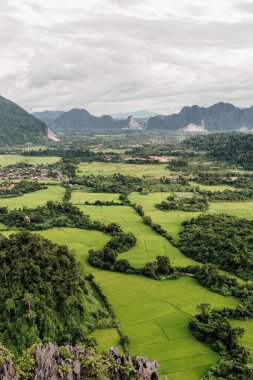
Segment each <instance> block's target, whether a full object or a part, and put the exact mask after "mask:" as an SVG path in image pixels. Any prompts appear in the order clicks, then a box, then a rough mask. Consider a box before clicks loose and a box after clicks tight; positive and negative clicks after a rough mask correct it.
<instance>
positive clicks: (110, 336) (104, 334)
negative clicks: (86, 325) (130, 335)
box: [89, 328, 120, 351]
mask: <svg viewBox="0 0 253 380" xmlns="http://www.w3.org/2000/svg"><path fill="white" fill-rule="evenodd" d="M89 338H95V339H96V341H97V344H98V348H99V351H108V348H110V347H112V346H116V345H118V346H119V345H120V336H119V332H118V330H117V329H115V328H111V329H97V330H95V331H93V332H92V333H91V334H90V335H89Z"/></svg>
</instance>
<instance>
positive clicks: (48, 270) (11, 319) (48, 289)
mask: <svg viewBox="0 0 253 380" xmlns="http://www.w3.org/2000/svg"><path fill="white" fill-rule="evenodd" d="M0 267H1V271H0V308H1V314H0V341H1V342H3V344H4V345H6V346H7V347H8V348H10V349H12V350H13V351H14V352H21V351H22V350H23V349H24V348H26V347H29V346H30V345H31V344H33V343H34V342H37V341H50V340H51V341H55V342H58V343H60V344H63V343H76V342H79V341H81V340H82V339H84V337H85V334H87V333H88V332H89V331H90V330H92V329H94V328H95V327H97V326H98V324H99V320H101V321H103V320H104V321H105V320H106V319H107V318H108V313H107V311H106V309H105V308H102V307H101V304H100V303H99V301H97V300H96V298H95V296H94V294H93V291H92V288H91V286H90V283H89V281H88V280H87V278H86V277H85V275H84V273H83V270H82V267H81V266H80V265H79V263H78V262H77V261H76V259H75V257H74V255H73V254H72V253H71V252H70V251H69V250H68V248H67V246H59V245H57V244H53V243H52V242H50V241H49V240H46V239H44V238H42V237H41V236H38V235H32V234H30V233H28V232H23V233H18V234H14V235H11V236H10V238H9V239H6V238H4V237H3V236H2V237H1V242H0ZM103 323H106V322H103Z"/></svg>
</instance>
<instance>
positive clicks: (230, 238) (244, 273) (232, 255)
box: [179, 215, 253, 279]
mask: <svg viewBox="0 0 253 380" xmlns="http://www.w3.org/2000/svg"><path fill="white" fill-rule="evenodd" d="M183 225H184V230H183V231H182V232H181V233H180V242H179V246H180V248H181V250H182V252H183V253H185V254H186V255H187V256H189V257H191V258H193V259H195V260H198V261H201V262H207V263H208V262H210V263H214V264H217V265H218V266H219V267H220V268H222V269H224V270H226V271H228V272H231V273H234V274H236V275H237V276H239V277H242V278H244V279H251V278H252V273H253V235H252V234H253V221H249V220H246V219H240V218H237V217H234V216H230V215H200V216H199V217H197V218H195V219H192V220H191V221H189V222H184V223H183Z"/></svg>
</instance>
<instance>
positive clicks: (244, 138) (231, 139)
mask: <svg viewBox="0 0 253 380" xmlns="http://www.w3.org/2000/svg"><path fill="white" fill-rule="evenodd" d="M184 144H185V145H186V146H187V147H191V148H193V149H196V150H203V151H207V152H208V154H210V155H211V156H212V157H213V158H215V159H217V160H220V161H227V162H230V163H233V164H236V165H242V166H243V167H245V168H247V169H252V168H253V135H252V134H246V133H219V134H218V133H214V134H210V135H205V136H195V137H191V138H189V139H187V140H185V142H184Z"/></svg>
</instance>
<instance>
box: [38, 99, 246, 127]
mask: <svg viewBox="0 0 253 380" xmlns="http://www.w3.org/2000/svg"><path fill="white" fill-rule="evenodd" d="M145 112H146V114H147V111H145ZM135 114H136V115H138V113H135ZM34 115H35V116H37V117H38V118H40V119H41V120H43V121H45V122H46V123H47V125H49V126H50V128H52V129H53V130H54V131H55V132H58V131H61V132H64V131H73V132H74V131H75V132H81V131H83V130H93V129H128V128H129V129H147V130H165V131H173V132H175V131H183V132H189V133H191V132H207V131H208V132H222V131H238V130H242V131H247V130H251V129H252V128H253V107H250V108H245V109H241V108H239V107H235V106H234V105H232V104H230V103H223V102H220V103H217V104H214V105H212V106H210V107H206V108H205V107H199V106H197V105H194V106H192V107H183V108H182V110H181V111H180V112H179V113H177V114H172V115H155V116H151V117H149V118H136V117H134V118H133V117H130V116H129V117H128V118H125V119H117V118H116V116H114V117H112V116H109V115H104V116H101V117H97V116H94V115H91V114H90V113H89V112H88V111H87V110H85V109H72V110H70V111H68V112H62V111H56V112H54V111H51V112H50V111H46V112H42V113H40V112H37V113H36V114H34ZM125 115H126V114H125ZM125 115H124V116H125ZM48 120H50V122H49V123H48ZM52 120H53V121H52Z"/></svg>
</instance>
